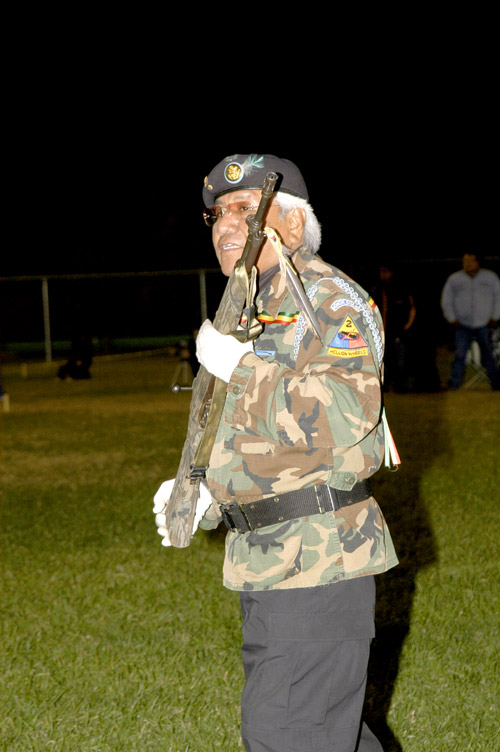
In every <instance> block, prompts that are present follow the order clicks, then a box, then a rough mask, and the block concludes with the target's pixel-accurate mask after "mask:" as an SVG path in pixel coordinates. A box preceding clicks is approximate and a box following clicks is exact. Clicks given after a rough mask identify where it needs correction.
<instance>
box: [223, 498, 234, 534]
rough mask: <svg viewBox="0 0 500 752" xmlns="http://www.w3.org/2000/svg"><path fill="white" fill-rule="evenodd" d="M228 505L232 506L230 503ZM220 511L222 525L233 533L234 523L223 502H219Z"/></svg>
mask: <svg viewBox="0 0 500 752" xmlns="http://www.w3.org/2000/svg"><path fill="white" fill-rule="evenodd" d="M230 506H232V504H231V505H230ZM220 511H221V513H222V521H223V522H224V525H225V526H226V527H227V529H228V530H231V532H233V533H234V532H235V531H236V525H235V524H234V521H233V518H232V517H231V512H230V511H229V509H228V508H227V507H226V505H225V504H220Z"/></svg>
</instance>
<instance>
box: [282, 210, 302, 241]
mask: <svg viewBox="0 0 500 752" xmlns="http://www.w3.org/2000/svg"><path fill="white" fill-rule="evenodd" d="M286 219H287V225H288V227H287V229H288V239H289V245H290V248H291V249H292V250H295V249H296V248H298V247H299V245H302V243H303V240H304V231H305V228H306V213H305V211H304V209H292V211H290V212H288V214H287V215H286Z"/></svg>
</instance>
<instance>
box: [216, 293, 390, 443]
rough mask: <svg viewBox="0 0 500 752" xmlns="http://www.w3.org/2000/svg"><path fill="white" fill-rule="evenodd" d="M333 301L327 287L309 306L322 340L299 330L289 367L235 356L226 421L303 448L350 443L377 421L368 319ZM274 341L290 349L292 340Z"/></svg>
mask: <svg viewBox="0 0 500 752" xmlns="http://www.w3.org/2000/svg"><path fill="white" fill-rule="evenodd" d="M334 301H335V296H332V295H331V294H330V295H329V296H327V297H326V298H325V299H324V301H323V303H322V304H321V305H320V307H319V308H317V309H316V314H317V316H318V319H319V321H320V324H321V327H322V337H323V345H321V343H320V342H319V341H318V340H317V338H315V337H313V336H312V334H311V333H310V332H309V331H307V333H306V335H305V336H304V338H303V340H302V342H301V344H300V348H299V351H298V355H297V360H296V362H295V368H290V367H289V366H288V365H286V364H284V363H280V362H279V361H278V359H275V360H265V359H263V358H260V357H258V356H257V355H255V354H254V353H249V354H247V355H245V356H244V357H243V358H242V360H241V361H240V363H239V364H238V366H237V367H236V369H235V370H234V372H233V374H232V376H231V381H230V383H229V384H228V394H227V398H226V406H225V415H224V418H225V421H226V423H228V424H229V425H231V426H233V427H234V428H236V429H237V430H242V431H245V432H246V433H251V434H256V435H258V436H262V437H266V438H268V439H271V440H272V441H274V442H276V441H278V442H279V443H282V444H288V445H295V446H296V447H301V446H302V447H304V449H305V450H306V451H307V450H308V449H315V448H319V447H327V446H331V447H348V446H353V445H354V444H357V443H358V442H360V441H361V440H362V439H363V438H364V437H365V436H366V435H367V434H368V433H370V432H371V431H372V430H373V429H374V428H375V427H376V426H377V425H378V423H379V421H380V415H381V389H380V380H379V372H378V368H377V366H376V364H375V362H374V358H373V355H372V348H371V346H370V333H369V331H368V327H367V325H366V322H365V321H364V319H363V316H362V315H361V313H360V312H359V311H357V310H356V309H355V308H354V307H351V306H350V305H349V304H348V301H347V300H343V301H341V304H340V305H339V304H338V303H337V305H334ZM281 346H282V347H285V346H286V347H287V348H288V350H289V351H290V350H291V349H293V342H288V343H286V342H285V340H283V343H282V345H281ZM285 360H286V358H285Z"/></svg>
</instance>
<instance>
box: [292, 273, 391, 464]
mask: <svg viewBox="0 0 500 752" xmlns="http://www.w3.org/2000/svg"><path fill="white" fill-rule="evenodd" d="M324 280H330V281H331V282H333V283H334V284H335V285H336V286H337V287H340V289H341V290H343V292H344V293H345V294H346V295H347V296H348V300H336V301H334V302H333V303H332V305H331V308H332V310H334V311H336V310H338V309H339V308H342V307H343V306H345V305H350V306H351V307H352V308H354V309H355V310H356V311H358V313H361V314H362V315H363V318H364V320H365V322H366V324H367V326H368V328H369V329H370V332H371V335H372V337H373V342H374V345H375V350H376V352H377V361H378V362H377V367H378V371H379V376H380V369H381V366H382V360H383V357H384V348H383V344H382V337H381V336H380V332H379V329H378V326H377V324H376V322H375V317H374V316H373V313H372V311H371V309H370V306H369V305H368V304H367V303H366V301H365V300H363V298H362V297H361V295H359V294H358V293H357V292H356V290H355V289H354V288H353V287H352V285H350V284H349V283H348V282H347V281H346V280H344V279H342V278H341V277H322V278H321V279H320V280H318V281H317V282H315V283H314V285H312V286H311V287H310V288H309V289H308V290H307V297H308V298H309V300H311V301H312V299H313V298H314V296H315V295H316V293H317V291H318V287H319V285H320V283H321V282H323V281H324ZM296 331H297V333H296V336H295V343H294V355H295V358H297V355H298V351H299V346H300V342H301V340H302V338H303V336H304V331H305V321H304V320H303V317H302V314H301V316H300V318H299V320H298V322H297V330H296ZM382 425H383V427H384V464H385V467H386V468H388V469H389V470H397V469H398V466H399V465H400V464H401V458H400V456H399V452H398V449H397V447H396V443H395V441H394V439H393V436H392V433H391V429H390V428H389V423H388V421H387V416H386V413H385V407H383V408H382Z"/></svg>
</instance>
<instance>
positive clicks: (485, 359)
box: [449, 326, 499, 389]
mask: <svg viewBox="0 0 500 752" xmlns="http://www.w3.org/2000/svg"><path fill="white" fill-rule="evenodd" d="M473 340H476V342H477V343H478V345H479V349H480V351H481V364H482V366H483V368H484V369H485V371H486V374H487V376H488V378H489V380H490V383H491V386H492V388H493V389H498V387H499V376H498V369H497V365H496V363H495V356H494V355H493V346H492V344H491V332H490V329H489V327H487V326H481V327H479V328H478V329H472V328H471V327H469V326H459V327H458V328H457V330H456V333H455V359H454V361H453V365H452V368H451V377H450V381H449V386H450V387H451V388H452V389H458V388H459V387H460V386H461V384H462V381H463V378H464V373H465V362H466V357H467V353H468V351H469V350H470V346H471V345H472V342H473Z"/></svg>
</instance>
